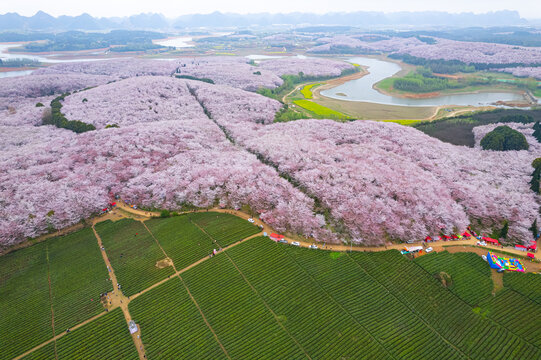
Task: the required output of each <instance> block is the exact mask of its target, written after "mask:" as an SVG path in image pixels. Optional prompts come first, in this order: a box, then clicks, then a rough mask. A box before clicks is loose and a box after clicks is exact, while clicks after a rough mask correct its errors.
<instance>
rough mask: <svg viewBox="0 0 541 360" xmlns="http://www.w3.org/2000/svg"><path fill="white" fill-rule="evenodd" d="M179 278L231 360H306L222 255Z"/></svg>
mask: <svg viewBox="0 0 541 360" xmlns="http://www.w3.org/2000/svg"><path fill="white" fill-rule="evenodd" d="M182 277H183V279H184V280H185V281H186V283H187V286H188V289H189V290H190V292H191V293H192V295H193V296H194V298H195V300H196V301H197V303H198V304H199V306H200V307H201V310H202V311H203V313H204V314H205V316H206V318H207V320H208V322H209V323H210V325H211V326H212V328H213V329H214V331H215V332H216V334H217V336H218V338H219V339H220V342H221V343H222V344H223V346H224V347H225V348H226V350H227V352H228V353H229V355H230V356H231V358H233V359H273V360H274V359H304V358H306V356H305V355H304V353H303V352H302V351H301V350H300V349H299V347H298V346H297V345H296V344H295V342H294V341H293V340H292V339H291V338H290V337H289V336H288V334H287V333H286V332H285V331H284V330H283V329H282V328H281V327H280V326H279V325H278V323H277V322H276V320H275V318H274V317H273V316H272V314H271V313H270V312H269V311H268V309H267V308H266V307H265V305H264V303H263V302H262V301H261V299H260V298H259V297H258V296H257V295H256V294H255V293H254V292H253V291H252V289H251V288H250V286H249V285H248V284H246V282H245V281H244V279H243V278H242V276H241V275H240V274H239V273H238V271H237V269H235V267H234V266H233V264H232V263H231V262H230V261H229V259H228V258H227V257H226V256H225V254H223V253H222V254H219V255H217V256H215V257H213V258H212V259H210V260H208V261H205V262H203V263H201V264H200V265H198V266H197V267H196V268H193V269H190V270H188V271H187V272H185V273H184V274H183V275H182ZM317 330H318V329H315V328H314V329H313V331H315V332H317ZM322 346H324V344H322Z"/></svg>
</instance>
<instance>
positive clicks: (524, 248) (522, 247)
mask: <svg viewBox="0 0 541 360" xmlns="http://www.w3.org/2000/svg"><path fill="white" fill-rule="evenodd" d="M515 250H520V251H527V250H528V248H527V247H526V246H524V245H520V244H516V245H515Z"/></svg>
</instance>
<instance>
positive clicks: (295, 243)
mask: <svg viewBox="0 0 541 360" xmlns="http://www.w3.org/2000/svg"><path fill="white" fill-rule="evenodd" d="M291 245H293V246H301V243H300V242H298V241H293V242H292V243H291Z"/></svg>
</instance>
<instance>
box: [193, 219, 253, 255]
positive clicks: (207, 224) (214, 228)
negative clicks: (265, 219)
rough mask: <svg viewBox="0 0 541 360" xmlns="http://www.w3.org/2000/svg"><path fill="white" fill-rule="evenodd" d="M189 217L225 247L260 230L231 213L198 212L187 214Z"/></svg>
mask: <svg viewBox="0 0 541 360" xmlns="http://www.w3.org/2000/svg"><path fill="white" fill-rule="evenodd" d="M189 217H190V219H191V220H192V221H193V222H194V223H195V224H196V225H197V226H199V227H201V228H202V229H203V230H205V231H206V232H207V233H208V234H209V235H210V236H211V237H212V239H214V240H216V241H217V242H218V245H219V246H221V247H226V246H228V245H231V244H233V243H235V242H237V241H240V240H242V239H244V238H247V237H248V236H252V235H255V234H257V233H258V232H260V231H261V230H260V229H259V228H258V227H257V226H255V225H254V224H251V223H249V222H248V221H246V220H244V219H241V218H239V217H237V216H235V215H231V214H224V213H217V212H200V213H193V214H189Z"/></svg>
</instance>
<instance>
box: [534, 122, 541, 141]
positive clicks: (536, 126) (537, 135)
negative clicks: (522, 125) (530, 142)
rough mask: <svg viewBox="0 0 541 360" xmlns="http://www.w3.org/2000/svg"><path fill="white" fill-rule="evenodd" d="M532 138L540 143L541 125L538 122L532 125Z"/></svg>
mask: <svg viewBox="0 0 541 360" xmlns="http://www.w3.org/2000/svg"><path fill="white" fill-rule="evenodd" d="M533 137H534V138H536V139H537V142H540V143H541V123H539V121H538V122H536V123H535V124H534V125H533Z"/></svg>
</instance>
